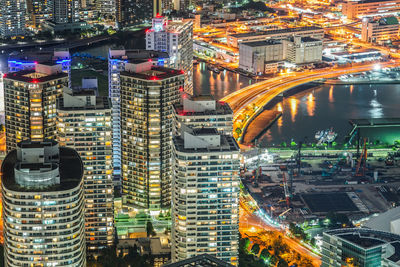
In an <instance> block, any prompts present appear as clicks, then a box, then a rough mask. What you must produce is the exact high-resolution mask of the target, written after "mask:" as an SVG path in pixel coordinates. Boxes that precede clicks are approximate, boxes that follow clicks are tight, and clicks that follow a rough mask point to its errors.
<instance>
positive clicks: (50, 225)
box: [1, 140, 86, 267]
mask: <svg viewBox="0 0 400 267" xmlns="http://www.w3.org/2000/svg"><path fill="white" fill-rule="evenodd" d="M1 172H2V181H1V185H2V203H3V219H4V256H5V266H7V267H13V266H70V267H81V266H86V252H85V249H86V248H85V237H84V234H85V233H84V206H83V205H84V203H83V202H84V196H83V181H82V175H83V167H82V161H81V159H80V157H79V155H78V153H77V152H76V151H75V150H73V149H71V148H66V147H59V146H58V144H57V142H55V141H54V140H53V141H44V142H33V141H23V142H21V143H19V144H18V147H17V149H14V150H12V151H11V152H9V153H8V154H7V156H6V158H5V159H4V161H3V163H2V166H1Z"/></svg>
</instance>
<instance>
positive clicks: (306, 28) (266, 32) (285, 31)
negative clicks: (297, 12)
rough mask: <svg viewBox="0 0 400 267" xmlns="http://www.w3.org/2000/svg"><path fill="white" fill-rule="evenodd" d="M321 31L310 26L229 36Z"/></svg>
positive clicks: (239, 35)
mask: <svg viewBox="0 0 400 267" xmlns="http://www.w3.org/2000/svg"><path fill="white" fill-rule="evenodd" d="M317 30H323V29H322V28H320V27H316V26H310V27H296V28H288V29H278V30H269V31H261V32H249V33H237V34H232V35H230V36H232V37H235V38H243V37H251V36H262V35H274V34H281V33H289V34H290V33H296V32H303V31H317Z"/></svg>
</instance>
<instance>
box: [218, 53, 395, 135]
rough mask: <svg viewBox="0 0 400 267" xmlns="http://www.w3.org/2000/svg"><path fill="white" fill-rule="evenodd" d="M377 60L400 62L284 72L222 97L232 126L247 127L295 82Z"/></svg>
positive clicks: (348, 71) (340, 72)
mask: <svg viewBox="0 0 400 267" xmlns="http://www.w3.org/2000/svg"><path fill="white" fill-rule="evenodd" d="M377 64H378V65H380V67H382V68H386V67H390V68H391V67H398V66H400V60H392V61H388V62H379V63H376V62H374V63H366V64H362V65H356V66H350V67H344V68H327V69H319V70H311V71H305V72H300V73H290V74H286V75H281V76H278V77H274V78H271V79H268V80H265V81H262V82H259V83H256V84H253V85H250V86H247V87H245V88H242V89H240V90H238V91H236V92H234V93H232V94H230V95H228V96H226V97H224V98H222V99H221V101H225V102H227V103H228V104H229V105H230V106H231V108H232V110H233V113H234V116H233V129H234V130H235V129H236V128H237V127H241V128H242V129H245V127H246V125H247V124H248V123H249V122H250V121H252V120H253V119H255V118H256V117H257V116H258V115H259V113H260V112H261V111H262V110H263V107H264V106H265V105H267V104H268V103H269V102H270V101H272V100H273V99H274V98H275V97H277V96H279V95H280V94H282V93H284V92H286V91H288V90H290V89H292V88H294V87H296V86H299V85H302V84H306V83H309V82H313V81H316V80H319V79H327V78H334V77H338V76H340V75H344V74H351V73H358V72H364V71H370V70H373V69H374V68H376V66H377ZM243 118H245V119H243ZM243 134H244V133H243Z"/></svg>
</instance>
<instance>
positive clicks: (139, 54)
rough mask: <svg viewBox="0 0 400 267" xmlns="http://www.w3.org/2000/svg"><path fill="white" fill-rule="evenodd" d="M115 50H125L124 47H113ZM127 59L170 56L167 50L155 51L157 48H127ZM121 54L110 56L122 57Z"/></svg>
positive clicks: (111, 57) (114, 57)
mask: <svg viewBox="0 0 400 267" xmlns="http://www.w3.org/2000/svg"><path fill="white" fill-rule="evenodd" d="M113 50H125V49H124V48H112V49H110V51H113ZM122 57H126V59H128V60H129V59H149V58H153V59H154V58H169V55H168V53H167V52H161V51H155V50H144V49H127V50H125V55H124V56H122ZM122 57H121V56H110V55H109V58H110V59H122Z"/></svg>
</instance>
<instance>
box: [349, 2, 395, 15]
mask: <svg viewBox="0 0 400 267" xmlns="http://www.w3.org/2000/svg"><path fill="white" fill-rule="evenodd" d="M398 12H400V0H360V1H345V2H344V3H343V4H342V14H343V15H345V16H346V17H347V18H348V19H355V18H363V17H373V16H384V15H389V14H394V13H398Z"/></svg>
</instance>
